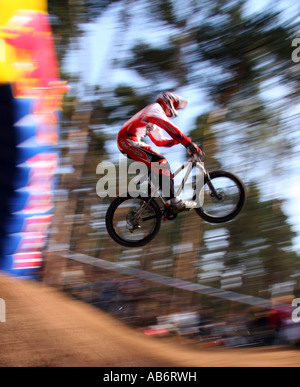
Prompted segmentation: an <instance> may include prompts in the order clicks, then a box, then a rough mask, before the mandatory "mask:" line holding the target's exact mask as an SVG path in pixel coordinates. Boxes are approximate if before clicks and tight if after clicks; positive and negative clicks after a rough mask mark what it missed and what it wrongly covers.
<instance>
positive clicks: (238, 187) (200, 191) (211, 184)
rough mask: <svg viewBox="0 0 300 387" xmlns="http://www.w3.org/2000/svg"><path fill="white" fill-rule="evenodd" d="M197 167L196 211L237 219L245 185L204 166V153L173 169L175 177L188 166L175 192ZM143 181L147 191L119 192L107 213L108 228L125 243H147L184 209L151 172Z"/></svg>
mask: <svg viewBox="0 0 300 387" xmlns="http://www.w3.org/2000/svg"><path fill="white" fill-rule="evenodd" d="M194 168H196V169H197V172H200V174H199V173H198V176H199V175H200V176H202V178H200V179H199V178H198V181H197V182H194V184H193V190H192V196H193V200H196V201H197V208H194V209H193V211H196V213H197V214H198V215H199V216H200V217H201V218H202V219H203V220H204V221H206V222H209V223H223V222H228V221H230V220H232V219H234V218H235V217H236V216H237V215H238V214H239V213H240V211H241V210H242V208H243V205H244V203H245V200H246V188H245V185H244V183H243V182H242V180H241V179H240V178H239V177H238V176H237V175H235V174H233V173H231V172H227V171H223V170H215V171H212V172H209V171H208V170H207V169H206V168H205V166H204V157H203V154H198V153H195V154H191V155H190V157H189V159H188V160H187V161H186V162H185V163H183V164H182V165H181V166H180V167H179V168H178V169H177V170H176V171H175V172H174V173H173V176H174V177H175V176H177V175H178V174H179V173H180V172H181V171H183V170H184V169H186V172H185V174H184V176H183V179H182V181H181V184H180V185H179V187H178V189H177V192H176V193H175V195H176V196H179V195H180V193H181V192H182V190H183V188H184V186H185V184H186V182H187V180H188V178H189V176H190V174H191V173H192V171H193V169H194ZM196 175H197V174H196ZM143 181H147V184H148V194H147V195H141V194H140V192H139V191H137V192H130V193H126V194H125V195H120V196H118V197H116V198H115V199H114V200H113V201H112V202H111V204H110V206H109V207H108V210H107V213H106V219H105V221H106V228H107V231H108V233H109V235H110V236H111V238H112V239H113V240H114V241H115V242H117V243H118V244H120V245H122V246H126V247H140V246H144V245H146V244H147V243H149V242H150V241H151V240H152V239H153V238H154V237H155V236H156V235H157V233H158V232H159V230H160V227H161V221H162V220H163V221H164V222H166V221H168V220H174V219H175V218H176V217H177V215H178V214H179V213H180V212H182V210H179V209H178V208H177V207H176V206H174V205H172V204H171V202H170V201H169V200H166V199H165V198H164V197H163V194H162V190H161V187H159V186H158V187H155V186H154V184H153V183H152V181H151V178H150V176H149V175H147V176H143V177H142V178H141V179H140V181H138V182H137V184H138V183H142V182H143ZM184 211H186V209H185V210H184Z"/></svg>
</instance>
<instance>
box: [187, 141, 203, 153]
mask: <svg viewBox="0 0 300 387" xmlns="http://www.w3.org/2000/svg"><path fill="white" fill-rule="evenodd" d="M186 149H187V150H188V151H189V152H190V153H192V154H194V153H200V154H201V153H202V152H201V149H200V148H199V147H198V145H197V144H195V143H194V142H189V143H188V144H187V145H186Z"/></svg>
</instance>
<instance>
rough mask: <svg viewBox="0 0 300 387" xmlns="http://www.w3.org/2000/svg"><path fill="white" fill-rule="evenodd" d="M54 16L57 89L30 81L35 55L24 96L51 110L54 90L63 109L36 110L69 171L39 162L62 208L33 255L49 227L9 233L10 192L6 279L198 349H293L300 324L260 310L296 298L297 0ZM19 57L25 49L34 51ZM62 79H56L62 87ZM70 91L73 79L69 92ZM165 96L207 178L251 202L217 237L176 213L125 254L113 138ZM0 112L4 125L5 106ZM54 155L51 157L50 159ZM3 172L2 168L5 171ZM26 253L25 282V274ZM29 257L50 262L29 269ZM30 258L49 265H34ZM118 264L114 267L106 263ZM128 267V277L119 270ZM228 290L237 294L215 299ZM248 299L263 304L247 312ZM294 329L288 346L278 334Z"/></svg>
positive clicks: (51, 8)
mask: <svg viewBox="0 0 300 387" xmlns="http://www.w3.org/2000/svg"><path fill="white" fill-rule="evenodd" d="M21 3H22V2H21ZM33 3H34V6H33V9H34V10H35V11H34V12H41V11H42V12H43V11H44V10H43V9H42V10H41V9H40V8H41V6H40V4H42V3H41V2H38V1H36V2H33ZM26 4H27V5H26V7H29V6H28V4H29V3H28V2H26ZM37 4H38V5H37ZM5 6H7V5H6V3H5V4H4V2H2V3H1V7H5ZM18 7H19V9H20V7H21V8H23V7H24V4H21V5H20V4H18ZM43 7H46V8H44V9H47V12H48V20H49V24H50V26H51V36H52V37H53V43H54V45H55V50H54V51H55V54H56V56H57V61H58V64H57V69H59V74H55V76H53V74H50V75H49V74H46V75H45V74H41V75H40V79H45V78H46V79H47V82H48V83H47V84H46V85H45V84H39V85H37V84H36V83H35V82H34V80H35V79H36V78H37V77H36V75H32V73H30V72H28V65H29V63H32V62H31V61H30V60H29V59H28V55H27V54H28V52H27V53H26V55H25V59H24V58H23V67H22V69H23V70H22V71H24V63H25V62H26V64H27V67H26V69H27V70H26V71H25V73H24V72H23V78H22V79H24V78H25V79H29V83H27V86H26V88H27V89H26V90H28V89H29V90H30V91H31V92H30V93H29V94H30V95H28V94H27V95H26V97H27V98H28V97H29V98H31V103H33V104H34V103H35V102H36V99H37V100H39V99H42V100H43V98H44V100H43V101H47V102H49V98H48V97H47V96H49V93H52V94H51V95H56V96H57V98H58V102H57V100H55V101H56V102H55V103H56V105H55V103H54V105H53V101H52V100H51V98H50V102H49V104H48V105H47V103H45V104H46V105H47V108H46V109H45V108H43V109H40V110H39V109H36V110H34V113H30V114H31V118H32V115H33V116H34V117H33V118H34V119H36V120H37V122H38V124H40V125H42V124H41V122H44V121H43V120H41V114H40V113H41V111H42V112H43V113H45V111H46V113H45V114H46V121H47V123H48V124H47V125H48V126H47V125H45V126H42V131H43V128H44V132H45V131H46V132H47V129H45V128H48V127H49V122H51V123H52V124H53V122H54V124H53V125H54V129H53V126H52V131H51V130H50V134H51V133H52V134H53V130H54V131H55V133H57V136H58V137H55V136H54V137H55V139H54V140H53V136H50V137H49V136H46V140H47V141H48V140H49V138H50V143H49V142H47V143H46V146H47V149H44V148H43V149H42V148H41V149H40V153H42V154H47V155H48V156H49V153H51V152H54V153H55V154H57V157H58V159H59V166H57V165H56V164H55V157H54V158H50V159H49V157H48V158H47V157H46V159H45V158H43V159H42V161H43V162H44V164H42V165H41V164H38V166H37V167H38V168H41V167H42V168H43V167H45V163H47V162H50V164H48V168H50V172H49V176H51V185H50V188H49V185H48V189H49V190H50V192H51V200H50V202H51V204H53V207H52V206H50V207H51V209H49V208H47V211H48V210H49V212H44V213H43V216H46V215H49V214H50V216H51V219H50V220H49V218H43V219H46V220H47V219H48V220H49V223H47V226H46V227H44V228H45V230H46V231H47V238H45V239H42V240H41V239H38V240H37V239H35V241H34V240H32V239H30V243H28V244H27V247H26V248H25V250H24V249H23V250H22V251H21V252H20V251H18V247H19V242H20V238H21V237H22V238H23V237H24V232H29V231H30V230H31V232H32V230H33V232H36V233H38V234H35V235H32V234H31V235H29V234H27V235H26V237H27V239H26V240H27V241H28V238H29V237H34V238H43V237H44V235H41V233H40V232H39V231H40V229H39V227H38V226H36V228H34V227H33V228H31V229H30V228H29V229H28V228H27V229H26V230H25V231H24V229H23V228H22V227H21V228H16V227H14V226H15V224H16V223H15V222H14V221H13V220H12V217H11V215H12V214H13V215H15V214H16V213H17V212H18V213H19V211H22V209H23V207H22V206H21V205H20V206H19V207H20V208H17V211H15V210H13V211H12V210H10V208H11V207H9V206H8V205H6V204H5V203H8V202H9V203H10V198H11V197H12V196H13V195H14V194H15V192H18V193H19V189H20V186H18V187H16V186H15V185H13V186H12V185H11V184H10V183H9V182H8V186H9V189H8V190H7V189H6V190H5V195H6V196H5V195H4V196H5V198H6V199H5V201H4V202H3V203H4V204H3V211H2V214H3V220H2V225H4V224H5V225H6V224H9V226H10V227H9V228H6V227H4V226H3V227H2V228H4V230H2V234H1V236H2V239H1V240H2V244H1V245H2V256H1V264H2V270H7V271H8V272H9V273H16V274H18V275H25V276H33V277H34V278H36V279H38V280H42V281H45V282H46V283H47V284H50V285H53V286H57V287H59V288H61V289H64V290H65V291H67V292H69V293H70V294H72V295H73V296H74V297H77V298H79V299H81V300H84V301H86V302H89V303H92V304H93V305H95V306H97V307H100V308H101V309H104V310H105V311H107V312H109V313H112V314H113V315H114V316H116V317H117V318H119V319H121V320H122V321H125V322H126V323H128V324H130V325H131V326H134V327H136V328H138V329H141V330H143V331H144V332H145V333H146V334H156V335H159V334H161V335H166V334H167V335H169V334H174V332H175V334H180V335H187V336H189V337H191V336H192V338H193V340H196V342H207V343H212V342H214V343H219V344H220V343H223V344H224V343H226V344H228V345H257V344H265V343H267V344H270V343H275V342H280V343H282V342H285V343H286V342H288V343H291V344H295V343H297V342H298V341H299V339H300V328H299V327H298V326H297V327H296V326H295V325H293V324H292V321H291V310H290V309H289V308H287V309H286V308H282V307H277V306H274V309H271V310H270V309H265V308H260V307H259V303H257V299H258V298H259V299H262V300H273V301H275V300H280V301H281V302H283V303H284V306H285V307H286V306H291V302H292V300H293V299H295V298H297V297H300V261H299V247H300V206H299V202H298V196H299V191H300V181H299V168H300V152H299V150H300V140H299V138H300V137H299V129H298V127H299V122H300V101H299V87H300V52H299V54H298V50H297V47H298V46H299V45H300V40H299V41H298V39H297V37H299V36H300V35H299V34H300V32H299V22H300V5H299V4H298V3H297V2H294V1H292V0H291V1H289V0H278V1H276V2H274V1H268V0H265V1H256V0H236V1H231V0H213V1H203V0H201V1H200V0H199V1H198V0H193V1H183V0H181V1H179V0H163V1H161V0H157V1H155V2H153V1H148V0H134V1H131V0H116V1H109V0H97V1H77V0H49V1H48V4H47V5H44V4H43ZM43 7H42V8H43ZM37 9H38V10H37ZM13 15H14V12H11V14H10V15H9V16H13ZM23 16H24V15H23ZM9 20H10V22H11V19H10V18H7V20H5V21H2V22H1V24H2V28H1V31H4V32H2V34H3V35H1V36H2V39H1V41H0V43H1V42H4V43H5V42H6V43H7V42H9V41H8V40H7V39H9V38H11V37H8V35H7V34H8V32H9V31H8V29H7V24H6V23H7V22H8V21H9ZM23 21H24V19H23ZM23 21H22V23H23ZM14 22H15V21H14ZM14 26H15V24H14V25H13V27H14ZM24 31H25V30H24ZM13 32H14V31H11V33H13ZM22 33H25V32H22ZM27 33H28V30H27ZM44 33H45V32H44V31H43V32H37V33H36V34H37V36H40V37H41V36H44V35H43V34H44ZM5 34H6V35H5ZM30 38H31V37H29V38H28V39H29V40H30ZM28 39H27V40H26V42H28V41H29V40H28ZM39 44H40V46H39V47H41V43H39ZM42 46H43V45H42ZM1 47H2V46H1V45H0V48H1ZM36 47H37V46H34V49H35V50H37V48H36ZM44 47H45V46H44ZM20 50H23V51H22V52H23V53H24V52H25V51H26V50H28V47H24V46H21V48H20ZM45 50H46V48H44V51H45ZM6 55H7V54H6ZM7 57H8V56H6V58H7ZM31 60H32V59H31ZM39 60H40V59H37V58H36V57H35V59H34V60H33V67H38V65H37V63H42V65H41V67H42V68H43V66H44V63H45V62H39ZM42 60H45V61H46V62H47V63H49V60H48V59H42ZM13 63H14V64H15V63H19V61H17V60H16V61H14V62H13ZM35 65H36V66H35ZM54 67H55V65H54ZM24 74H25V75H24ZM53 78H54V79H53ZM53 80H54V81H56V82H58V83H55V85H54V86H53V83H52V82H53ZM60 80H63V81H67V83H68V86H69V89H66V88H65V87H63V86H62V85H63V81H60ZM14 82H15V80H12V81H9V82H7V83H5V82H3V81H2V84H4V86H5V85H6V86H7V85H14V84H15V83H14ZM4 86H2V87H4ZM21 86H22V85H21ZM168 89H172V90H175V91H176V92H178V93H179V94H180V95H182V96H184V97H185V98H187V99H188V101H189V104H188V106H187V108H186V109H185V111H183V112H181V114H180V115H179V117H178V118H176V120H175V123H176V124H177V125H178V126H179V127H180V128H181V129H182V131H183V132H184V133H185V134H186V135H188V136H190V137H191V138H192V139H193V141H195V142H197V143H198V144H199V145H201V146H202V148H203V149H204V151H205V153H206V156H207V158H206V165H207V167H208V169H210V170H212V169H218V168H221V169H226V170H229V171H231V172H233V173H236V174H238V175H239V176H240V177H241V179H242V180H243V181H244V182H245V184H246V186H247V190H248V197H247V203H246V205H245V208H244V209H243V211H242V213H241V214H240V215H239V216H238V218H237V219H235V220H233V221H231V222H229V223H226V224H222V225H211V224H207V223H205V222H203V221H202V220H201V219H200V218H199V217H198V216H197V215H196V214H192V215H190V214H188V215H180V217H178V218H177V219H176V220H174V221H172V222H167V223H166V224H163V225H162V228H161V231H160V233H159V235H158V236H157V237H156V238H155V239H154V240H153V241H152V242H151V243H149V245H147V246H145V247H143V248H138V249H129V248H125V247H121V246H119V245H117V244H116V243H114V242H113V241H112V240H111V239H110V237H109V236H108V234H107V232H106V228H105V221H104V219H105V213H106V210H107V207H108V205H109V203H110V202H111V198H108V197H106V198H100V197H99V196H98V195H97V193H96V185H97V181H98V180H99V178H101V175H100V174H97V173H96V170H97V165H98V164H99V163H101V162H102V161H107V160H109V161H110V162H114V163H115V164H116V167H117V168H118V162H119V154H120V152H119V151H118V149H117V146H116V135H117V132H118V130H119V129H120V128H121V126H122V124H123V123H124V122H125V121H126V120H127V119H129V118H130V117H131V115H133V114H134V113H135V112H137V111H138V110H139V109H141V108H143V107H144V106H145V105H146V104H148V103H152V102H153V101H154V100H155V97H156V95H157V94H158V93H159V92H160V91H162V90H168ZM3 90H4V91H3V93H2V95H3V98H2V99H3V101H1V102H2V106H3V104H6V105H7V101H8V100H9V98H7V95H6V94H5V93H8V94H9V93H10V91H9V90H7V88H6V89H3ZM37 90H38V91H37ZM41 90H42V91H43V92H44V91H45V90H46V97H45V96H44V94H39V93H42V91H41ZM51 90H52V92H51ZM62 95H63V96H64V98H63V100H61V97H62ZM18 97H24V95H22V96H20V95H19V96H16V95H15V100H17V101H16V103H19V104H20V98H19V99H18ZM32 99H35V100H34V101H33V102H32ZM22 101H23V102H24V100H23V99H22V100H21V102H22ZM60 101H61V102H60ZM14 103H15V102H11V104H14ZM49 105H50V107H49ZM2 106H1V117H4V116H5V113H6V111H7V110H6V109H7V107H4V108H3V107H2ZM13 106H15V105H13ZM18 106H19V105H18ZM30 106H31V105H30ZM12 109H13V110H14V111H15V110H16V109H15V108H12ZM29 112H30V108H28V111H26V112H25V113H24V114H23V115H21V117H25V116H26V115H27V116H28V114H29ZM31 112H32V110H31ZM53 112H55V116H56V118H55V119H54V121H53V114H52V113H53ZM27 118H28V117H27ZM7 120H8V122H6V124H5V125H6V126H5V125H4V124H3V125H4V126H5V128H9V127H16V125H15V122H16V121H17V120H16V117H15V116H12V117H10V118H9V119H7ZM2 123H3V119H2ZM2 123H1V125H2ZM27 124H28V123H27V121H26V123H25V126H26V125H27ZM38 124H37V125H38ZM26 128H28V126H26ZM44 132H43V133H44ZM22 133H23V132H22ZM47 133H48V132H47ZM28 138H31V137H30V136H29V137H28ZM28 138H27V140H28ZM10 141H12V144H13V145H12V149H13V150H12V153H9V156H8V158H7V159H6V162H7V163H8V164H9V163H10V157H11V155H12V154H14V153H13V152H16V151H15V149H16V148H15V145H16V146H17V148H18V145H19V143H18V142H16V140H15V137H14V138H13V139H11V140H10ZM53 141H54V142H53ZM2 144H5V145H4V148H5V149H7V144H6V143H4V142H3V143H2ZM43 145H44V144H43ZM39 146H40V144H39ZM49 146H50V148H51V147H52V146H53V147H54V148H51V149H50V151H49ZM18 149H19V148H18ZM160 152H162V153H164V154H165V155H166V157H167V158H168V160H169V161H170V162H171V163H172V161H178V160H180V161H183V160H185V158H186V152H185V150H184V149H183V147H181V146H180V145H178V146H176V147H173V148H171V149H160ZM1 153H2V154H4V153H5V152H4V151H3V152H2V151H1ZM16 153H17V154H18V152H16ZM16 158H17V156H16V155H14V161H13V165H12V166H11V168H13V170H14V171H15V169H14V168H15V166H16V165H19V164H18V162H17V161H16V160H17V159H16ZM27 160H28V159H27ZM49 160H50V161H49ZM22 161H23V162H25V161H26V159H24V160H22ZM39 161H40V160H39ZM23 166H24V165H23ZM27 166H28V165H27ZM53 167H55V173H54V170H53ZM51 168H52V169H51ZM7 171H8V169H7V167H5V168H4V170H3V173H2V175H3V176H7ZM48 171H49V169H48ZM37 175H39V174H38V173H37ZM41 175H42V176H43V178H40V180H38V181H39V182H41V180H42V182H43V183H45V180H47V179H45V170H42V171H41ZM22 176H23V175H22ZM8 180H9V179H8ZM3 181H4V180H3ZM46 183H49V181H48V180H47V181H46ZM28 184H29V183H28ZM116 185H117V187H118V183H117V182H116ZM29 186H30V184H29ZM22 187H23V186H22ZM22 187H21V188H22ZM6 188H7V187H6ZM40 189H41V190H42V191H43V192H44V193H45V188H40ZM2 192H4V191H3V190H2ZM7 192H8V193H7ZM52 193H53V195H52ZM7 198H9V199H7ZM48 199H49V197H48V198H45V197H42V199H41V197H40V196H39V197H38V198H35V200H37V202H33V206H34V205H35V203H41V201H42V203H43V205H44V204H45V201H46V203H48V204H49V202H47V200H48ZM52 199H53V203H52ZM39 200H40V201H39ZM17 203H19V202H18V201H17ZM26 203H27V202H26ZM26 206H27V207H28V203H27V204H25V207H24V208H25V209H26ZM14 208H15V209H16V207H14ZM32 211H33V213H34V208H33V209H32ZM27 214H28V213H27ZM39 214H41V211H40V208H39ZM31 215H32V212H31ZM34 215H35V216H36V214H34ZM31 220H32V219H31ZM48 220H47V222H48ZM43 224H44V225H45V223H43ZM50 226H51V227H50ZM28 230H29V231H28ZM5 249H7V251H8V253H7V251H6V250H5ZM20 253H21V254H23V255H22V256H21V258H20V255H18V260H19V261H20V260H22V270H21V271H20V270H19V269H20V267H16V266H14V265H15V262H16V261H17V260H16V259H15V254H20ZM25 253H27V255H26V257H25V256H24V254H25ZM33 253H35V254H37V253H40V254H41V255H39V256H38V258H37V256H36V255H35V256H34V258H33V257H32V254H33ZM76 253H80V254H76ZM28 254H29V255H28ZM30 254H31V255H30ZM8 257H9V258H8ZM93 258H94V259H93ZM30 259H31V262H33V261H32V259H34V262H38V263H35V264H34V265H32V263H31V264H29V265H27V267H26V262H29V260H30ZM36 259H38V261H36ZM96 259H97V260H96ZM107 261H108V262H110V263H112V264H115V265H110V266H107V265H106V264H105V262H107ZM123 266H125V267H126V268H129V269H132V271H130V270H128V271H126V274H125V273H122V270H121V269H120V268H122V267H123ZM33 269H34V270H33ZM135 269H137V270H135ZM146 273H150V274H149V278H147V274H146ZM152 274H156V275H157V277H154V276H153V275H152ZM163 276H164V277H163ZM166 278H168V280H166ZM172 279H173V282H172ZM175 279H180V280H184V281H188V282H191V283H194V284H201V285H205V286H206V287H207V288H206V289H207V293H209V294H205V292H202V294H201V292H194V291H192V290H191V288H190V289H189V290H187V289H185V290H184V289H182V287H180V286H176V282H175ZM170 281H171V282H170ZM213 289H215V291H213ZM224 292H232V293H228V294H229V296H228V297H227V298H226V297H225V298H224V297H220V294H223V295H224V294H225V293H224ZM230 294H232V295H233V296H232V297H230ZM239 295H240V297H238V296H239ZM244 295H248V296H253V297H256V298H253V302H252V303H251V302H250V304H249V303H248V301H247V303H244V302H243V300H242V298H243V296H244ZM238 298H239V299H238ZM283 309H284V310H283ZM166 316H167V317H166ZM291 327H292V328H291ZM295 327H296V328H295ZM183 328H184V330H182V329H183ZM194 328H196V329H194ZM283 328H284V329H285V332H284V334H279V333H278V332H279V331H281V332H282V329H283ZM249 336H251V337H250V338H249Z"/></svg>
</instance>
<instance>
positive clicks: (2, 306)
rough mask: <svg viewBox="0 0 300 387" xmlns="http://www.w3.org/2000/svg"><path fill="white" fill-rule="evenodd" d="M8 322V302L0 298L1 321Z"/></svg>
mask: <svg viewBox="0 0 300 387" xmlns="http://www.w3.org/2000/svg"><path fill="white" fill-rule="evenodd" d="M4 322H6V303H5V301H4V300H3V299H2V298H0V323H4Z"/></svg>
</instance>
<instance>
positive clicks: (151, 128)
mask: <svg viewBox="0 0 300 387" xmlns="http://www.w3.org/2000/svg"><path fill="white" fill-rule="evenodd" d="M162 129H164V130H165V131H166V132H167V133H168V135H169V136H170V137H171V139H170V138H166V137H165V135H164V132H163V130H162ZM147 135H148V136H149V137H150V139H151V140H152V141H153V143H154V144H155V145H157V146H166V147H170V146H173V145H176V144H178V143H181V144H182V145H184V146H186V145H187V144H189V143H190V142H191V140H190V138H188V137H187V136H185V135H184V134H183V133H182V132H181V130H180V129H179V128H178V127H177V126H176V125H174V124H173V123H172V122H171V121H170V120H169V118H168V117H167V116H166V114H165V112H164V110H163V108H162V107H161V106H160V104H159V103H157V102H156V103H153V104H151V105H149V106H146V107H145V108H144V109H142V110H141V111H139V112H138V113H136V114H135V115H134V116H133V117H132V118H130V119H129V120H128V121H127V122H125V124H124V125H123V127H122V129H121V130H120V132H119V134H118V144H119V145H120V144H121V141H122V140H124V139H130V140H131V141H133V142H135V143H142V138H143V137H145V136H147Z"/></svg>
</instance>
